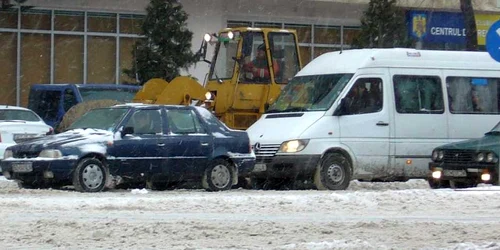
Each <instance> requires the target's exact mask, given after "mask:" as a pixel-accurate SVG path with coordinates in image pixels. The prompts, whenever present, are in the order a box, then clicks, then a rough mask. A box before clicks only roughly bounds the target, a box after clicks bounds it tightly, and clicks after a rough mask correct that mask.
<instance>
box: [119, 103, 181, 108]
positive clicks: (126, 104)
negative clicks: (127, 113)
mask: <svg viewBox="0 0 500 250" xmlns="http://www.w3.org/2000/svg"><path fill="white" fill-rule="evenodd" d="M113 107H136V108H137V107H140V108H147V107H167V108H168V107H176V108H182V107H190V106H185V105H167V104H148V103H134V102H132V103H124V104H117V105H114V106H113Z"/></svg>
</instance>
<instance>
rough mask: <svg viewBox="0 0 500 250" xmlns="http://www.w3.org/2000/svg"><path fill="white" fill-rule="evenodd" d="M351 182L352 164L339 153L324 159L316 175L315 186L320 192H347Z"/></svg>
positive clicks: (328, 155)
mask: <svg viewBox="0 0 500 250" xmlns="http://www.w3.org/2000/svg"><path fill="white" fill-rule="evenodd" d="M350 181H351V164H350V162H349V160H348V159H347V158H346V157H345V156H343V155H342V154H339V153H330V154H327V155H325V156H324V157H323V160H322V161H321V164H320V165H319V166H318V167H317V169H316V173H315V175H314V184H315V185H316V188H318V189H320V190H325V189H329V190H346V189H347V187H348V186H349V182H350Z"/></svg>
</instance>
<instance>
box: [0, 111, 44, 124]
mask: <svg viewBox="0 0 500 250" xmlns="http://www.w3.org/2000/svg"><path fill="white" fill-rule="evenodd" d="M0 121H29V122H38V121H40V118H38V116H37V115H35V113H33V112H31V111H27V110H8V109H7V110H0Z"/></svg>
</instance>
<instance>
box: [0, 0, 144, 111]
mask: <svg viewBox="0 0 500 250" xmlns="http://www.w3.org/2000/svg"><path fill="white" fill-rule="evenodd" d="M19 16H20V17H21V23H20V27H19V25H18V17H19ZM143 17H144V16H143V15H135V14H134V15H131V14H120V13H102V12H85V11H73V10H51V9H38V8H32V9H28V10H22V11H21V10H20V9H18V8H11V9H7V10H0V65H2V67H0V73H1V74H2V75H3V76H4V77H2V78H0V87H1V88H2V89H8V90H9V91H2V92H0V98H1V99H0V102H2V103H6V104H10V105H21V106H26V105H27V102H28V94H29V90H30V87H31V85H33V84H35V83H47V84H48V83H77V84H82V83H83V84H85V83H126V82H134V83H135V80H134V79H130V78H128V77H126V76H125V75H124V74H123V73H122V72H123V69H124V68H130V67H131V65H132V60H133V57H132V53H133V44H134V43H135V41H137V40H138V39H141V38H143V36H142V34H141V33H142V30H141V29H142V20H143ZM85 18H87V19H85ZM85 25H87V30H85ZM118 27H120V29H119V30H118ZM18 28H20V29H18ZM18 34H20V37H19V39H20V41H21V47H20V53H21V57H20V59H19V62H18V61H17V60H18V59H17V50H18V48H17V41H18ZM18 64H19V65H20V68H19V69H17V65H18Z"/></svg>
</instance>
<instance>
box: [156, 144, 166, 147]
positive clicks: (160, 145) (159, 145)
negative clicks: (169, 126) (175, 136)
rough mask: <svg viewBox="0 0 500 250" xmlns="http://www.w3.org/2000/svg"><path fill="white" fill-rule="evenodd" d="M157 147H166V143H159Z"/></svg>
mask: <svg viewBox="0 0 500 250" xmlns="http://www.w3.org/2000/svg"><path fill="white" fill-rule="evenodd" d="M157 145H158V147H164V146H165V143H158V144H157Z"/></svg>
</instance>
